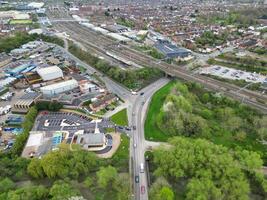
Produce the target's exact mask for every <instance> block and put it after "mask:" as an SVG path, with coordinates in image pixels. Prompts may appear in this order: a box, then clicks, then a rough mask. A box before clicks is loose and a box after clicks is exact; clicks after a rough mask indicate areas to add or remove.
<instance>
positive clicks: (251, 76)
mask: <svg viewBox="0 0 267 200" xmlns="http://www.w3.org/2000/svg"><path fill="white" fill-rule="evenodd" d="M200 74H210V75H214V76H218V77H221V78H226V79H232V80H244V81H246V82H250V83H263V82H265V81H267V76H264V75H261V74H257V73H251V72H245V71H241V70H237V69H232V68H228V67H222V66H218V65H214V66H211V67H205V68H203V69H201V71H200Z"/></svg>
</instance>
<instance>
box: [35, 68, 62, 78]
mask: <svg viewBox="0 0 267 200" xmlns="http://www.w3.org/2000/svg"><path fill="white" fill-rule="evenodd" d="M37 73H38V74H39V76H40V77H41V78H42V79H43V80H46V79H49V77H48V76H49V75H51V74H54V75H55V74H56V75H58V76H59V77H63V72H62V70H61V69H60V68H59V67H58V66H51V67H44V68H39V69H37Z"/></svg>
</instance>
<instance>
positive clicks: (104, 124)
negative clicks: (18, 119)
mask: <svg viewBox="0 0 267 200" xmlns="http://www.w3.org/2000/svg"><path fill="white" fill-rule="evenodd" d="M36 121H37V123H36V126H35V127H34V130H36V131H58V130H66V131H77V130H86V131H90V130H94V129H95V126H96V123H95V122H93V121H92V119H90V118H88V117H86V116H85V115H78V114H76V113H70V112H42V113H40V114H39V115H38V117H37V119H36ZM97 126H98V128H100V129H101V128H108V127H109V128H110V127H112V124H111V123H110V122H109V121H107V120H101V121H99V122H98V123H97Z"/></svg>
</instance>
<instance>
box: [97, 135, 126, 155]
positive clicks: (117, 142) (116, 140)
mask: <svg viewBox="0 0 267 200" xmlns="http://www.w3.org/2000/svg"><path fill="white" fill-rule="evenodd" d="M109 134H110V135H111V136H112V148H111V150H110V151H109V152H107V153H104V154H98V155H97V156H98V157H100V158H111V157H112V156H113V154H114V153H115V152H116V151H117V150H118V148H119V146H120V143H121V135H120V134H119V133H109Z"/></svg>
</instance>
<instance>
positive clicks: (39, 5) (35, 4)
mask: <svg viewBox="0 0 267 200" xmlns="http://www.w3.org/2000/svg"><path fill="white" fill-rule="evenodd" d="M28 6H29V7H32V8H34V9H40V8H42V7H43V6H44V3H43V2H31V3H29V4H28Z"/></svg>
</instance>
